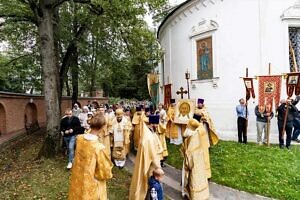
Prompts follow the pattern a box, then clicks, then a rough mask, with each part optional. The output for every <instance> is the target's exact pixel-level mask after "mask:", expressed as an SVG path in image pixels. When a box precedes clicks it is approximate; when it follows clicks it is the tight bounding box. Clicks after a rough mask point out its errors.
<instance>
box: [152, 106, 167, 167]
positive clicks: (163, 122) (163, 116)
mask: <svg viewBox="0 0 300 200" xmlns="http://www.w3.org/2000/svg"><path fill="white" fill-rule="evenodd" d="M155 114H156V115H159V124H158V127H157V130H156V133H157V136H158V138H159V140H160V143H161V145H162V147H163V157H164V159H165V158H166V157H167V156H168V154H169V153H168V148H167V143H166V135H165V133H166V128H167V113H166V111H165V110H164V109H163V104H161V103H160V104H159V105H158V109H157V110H156V111H155ZM164 159H163V160H164ZM162 166H163V162H162Z"/></svg>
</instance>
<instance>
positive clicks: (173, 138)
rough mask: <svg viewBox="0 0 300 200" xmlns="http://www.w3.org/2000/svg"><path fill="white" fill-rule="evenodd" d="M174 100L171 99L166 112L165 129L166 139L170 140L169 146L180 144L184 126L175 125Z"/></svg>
mask: <svg viewBox="0 0 300 200" xmlns="http://www.w3.org/2000/svg"><path fill="white" fill-rule="evenodd" d="M175 106H176V103H175V99H171V104H170V106H169V108H168V110H167V127H166V137H167V138H169V139H170V143H171V144H176V145H180V144H181V143H182V135H181V132H182V129H183V128H184V127H185V125H181V124H175V123H174V118H175Z"/></svg>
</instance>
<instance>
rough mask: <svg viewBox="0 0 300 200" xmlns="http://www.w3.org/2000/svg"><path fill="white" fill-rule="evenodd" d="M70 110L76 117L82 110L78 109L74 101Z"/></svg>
mask: <svg viewBox="0 0 300 200" xmlns="http://www.w3.org/2000/svg"><path fill="white" fill-rule="evenodd" d="M72 112H73V116H76V117H78V116H79V114H80V113H81V112H82V110H81V109H80V107H79V105H78V104H77V103H74V105H73V109H72Z"/></svg>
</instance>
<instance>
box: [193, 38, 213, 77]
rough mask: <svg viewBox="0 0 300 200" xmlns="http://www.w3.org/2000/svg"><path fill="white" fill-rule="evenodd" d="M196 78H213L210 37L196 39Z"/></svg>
mask: <svg viewBox="0 0 300 200" xmlns="http://www.w3.org/2000/svg"><path fill="white" fill-rule="evenodd" d="M197 78H198V79H199V80H204V79H212V78H213V63H212V37H208V38H204V39H201V40H198V41H197Z"/></svg>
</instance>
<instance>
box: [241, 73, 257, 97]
mask: <svg viewBox="0 0 300 200" xmlns="http://www.w3.org/2000/svg"><path fill="white" fill-rule="evenodd" d="M243 80H244V84H245V87H246V100H247V101H248V100H249V99H250V97H251V96H252V98H253V99H254V98H255V93H254V87H253V78H243Z"/></svg>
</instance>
